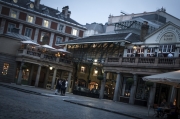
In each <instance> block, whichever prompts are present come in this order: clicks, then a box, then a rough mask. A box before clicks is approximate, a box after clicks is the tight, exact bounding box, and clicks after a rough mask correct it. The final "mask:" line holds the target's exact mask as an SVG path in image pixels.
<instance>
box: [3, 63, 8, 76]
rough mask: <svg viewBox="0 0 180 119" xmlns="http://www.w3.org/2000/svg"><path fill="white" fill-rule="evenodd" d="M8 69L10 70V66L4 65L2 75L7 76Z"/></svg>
mask: <svg viewBox="0 0 180 119" xmlns="http://www.w3.org/2000/svg"><path fill="white" fill-rule="evenodd" d="M8 69H9V64H7V63H4V66H3V71H2V74H3V75H7V72H8Z"/></svg>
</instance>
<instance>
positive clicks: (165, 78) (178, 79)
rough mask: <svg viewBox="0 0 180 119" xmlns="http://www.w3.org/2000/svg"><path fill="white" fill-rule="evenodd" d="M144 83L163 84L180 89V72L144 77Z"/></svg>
mask: <svg viewBox="0 0 180 119" xmlns="http://www.w3.org/2000/svg"><path fill="white" fill-rule="evenodd" d="M143 80H144V81H150V82H155V83H163V84H168V85H172V86H174V87H176V88H180V70H178V71H173V72H167V73H161V74H156V75H151V76H145V77H143Z"/></svg>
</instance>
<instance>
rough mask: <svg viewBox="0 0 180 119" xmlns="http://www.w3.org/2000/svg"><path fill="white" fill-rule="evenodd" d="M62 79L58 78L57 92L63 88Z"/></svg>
mask: <svg viewBox="0 0 180 119" xmlns="http://www.w3.org/2000/svg"><path fill="white" fill-rule="evenodd" d="M61 85H62V84H61V80H60V79H58V80H57V82H56V90H55V94H57V93H58V92H59V91H60V90H61Z"/></svg>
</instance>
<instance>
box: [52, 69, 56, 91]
mask: <svg viewBox="0 0 180 119" xmlns="http://www.w3.org/2000/svg"><path fill="white" fill-rule="evenodd" d="M56 73H57V69H56V68H54V73H53V79H52V83H51V89H54V83H55V80H56Z"/></svg>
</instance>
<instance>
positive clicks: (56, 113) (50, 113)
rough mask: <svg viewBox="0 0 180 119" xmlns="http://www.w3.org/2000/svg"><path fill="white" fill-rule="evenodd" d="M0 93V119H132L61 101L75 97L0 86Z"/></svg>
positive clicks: (74, 98)
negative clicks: (41, 94)
mask: <svg viewBox="0 0 180 119" xmlns="http://www.w3.org/2000/svg"><path fill="white" fill-rule="evenodd" d="M0 93H1V94H0V119H133V118H131V117H126V116H123V115H120V114H115V113H111V112H107V111H103V110H98V109H93V108H89V107H85V106H80V105H75V104H72V103H68V102H65V101H63V100H66V99H68V100H79V99H78V98H76V96H75V97H73V96H64V97H62V96H58V95H57V96H55V95H49V96H40V95H34V94H29V93H24V92H20V91H16V90H13V89H9V88H6V87H1V86H0ZM79 101H80V100H79ZM82 101H83V100H82Z"/></svg>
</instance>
